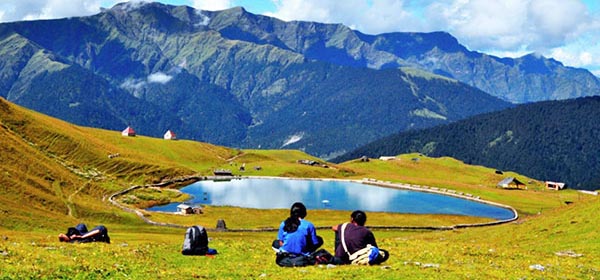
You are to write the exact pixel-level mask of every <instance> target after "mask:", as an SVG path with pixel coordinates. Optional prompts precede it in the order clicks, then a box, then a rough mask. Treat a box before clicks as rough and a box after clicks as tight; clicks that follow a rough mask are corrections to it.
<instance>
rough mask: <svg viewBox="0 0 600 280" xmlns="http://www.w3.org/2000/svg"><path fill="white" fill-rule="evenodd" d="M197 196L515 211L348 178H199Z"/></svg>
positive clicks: (316, 205)
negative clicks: (374, 184) (210, 179)
mask: <svg viewBox="0 0 600 280" xmlns="http://www.w3.org/2000/svg"><path fill="white" fill-rule="evenodd" d="M181 191H182V192H185V193H188V194H190V195H192V196H193V198H192V199H191V200H189V201H187V202H186V203H187V204H191V205H195V204H200V205H220V206H238V207H244V208H257V209H288V208H289V207H290V206H291V205H292V204H293V203H294V202H296V201H301V202H303V203H304V204H305V205H306V207H307V208H308V209H309V210H310V209H335V210H348V211H353V210H357V209H360V210H364V211H367V212H373V211H378V212H394V213H414V214H450V215H466V216H477V217H487V218H493V219H498V220H503V219H510V218H512V217H513V216H514V214H513V212H512V211H510V210H508V209H505V208H501V207H497V206H493V205H489V204H485V203H480V202H476V201H471V200H467V199H461V198H457V197H452V196H446V195H441V194H434V193H426V192H418V191H409V190H399V189H392V188H384V187H377V186H372V185H364V184H360V183H354V182H346V181H329V180H324V181H320V180H293V179H242V180H231V181H199V182H196V183H193V184H191V185H189V186H186V187H183V188H181ZM179 204H180V203H171V204H168V205H162V206H155V207H151V208H148V210H150V211H167V212H175V211H177V205H179Z"/></svg>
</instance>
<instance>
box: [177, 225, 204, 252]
mask: <svg viewBox="0 0 600 280" xmlns="http://www.w3.org/2000/svg"><path fill="white" fill-rule="evenodd" d="M181 253H182V254H184V255H206V254H207V253H208V234H207V233H206V229H205V228H204V227H202V226H191V227H189V228H188V229H187V230H186V232H185V237H184V239H183V248H182V249H181Z"/></svg>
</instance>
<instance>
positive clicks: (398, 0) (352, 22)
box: [266, 0, 423, 34]
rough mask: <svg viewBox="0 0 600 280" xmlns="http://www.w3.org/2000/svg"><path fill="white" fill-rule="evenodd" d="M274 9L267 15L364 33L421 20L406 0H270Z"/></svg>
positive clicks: (415, 24) (416, 23) (412, 25)
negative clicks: (412, 12)
mask: <svg viewBox="0 0 600 280" xmlns="http://www.w3.org/2000/svg"><path fill="white" fill-rule="evenodd" d="M273 2H274V3H275V6H276V8H277V10H276V11H275V12H272V13H266V15H269V16H273V17H276V18H279V19H282V20H286V21H290V20H305V21H316V22H324V23H343V24H345V25H347V26H349V27H351V28H353V29H357V30H359V31H361V32H364V33H369V34H375V33H383V32H393V31H400V30H415V29H418V26H420V25H422V24H423V22H422V20H420V19H418V18H417V17H416V16H415V15H414V14H411V13H409V12H408V11H407V10H406V9H405V5H406V2H407V1H405V0H378V1H367V0H346V1H337V0H273Z"/></svg>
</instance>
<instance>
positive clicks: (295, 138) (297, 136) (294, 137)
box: [281, 132, 304, 148]
mask: <svg viewBox="0 0 600 280" xmlns="http://www.w3.org/2000/svg"><path fill="white" fill-rule="evenodd" d="M303 137H304V132H300V133H297V134H294V135H292V136H290V137H288V139H286V140H285V141H284V142H283V145H281V147H282V148H283V147H285V146H288V145H291V144H294V143H296V142H298V141H300V140H302V138H303Z"/></svg>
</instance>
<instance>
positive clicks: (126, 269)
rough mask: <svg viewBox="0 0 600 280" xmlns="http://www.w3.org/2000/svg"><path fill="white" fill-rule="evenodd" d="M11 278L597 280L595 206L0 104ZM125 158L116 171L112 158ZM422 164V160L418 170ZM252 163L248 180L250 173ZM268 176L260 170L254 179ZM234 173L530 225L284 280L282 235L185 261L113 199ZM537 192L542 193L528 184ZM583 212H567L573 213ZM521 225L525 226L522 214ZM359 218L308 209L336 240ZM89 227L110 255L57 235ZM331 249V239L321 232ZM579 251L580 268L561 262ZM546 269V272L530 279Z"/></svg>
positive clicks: (482, 174) (403, 218)
mask: <svg viewBox="0 0 600 280" xmlns="http://www.w3.org/2000/svg"><path fill="white" fill-rule="evenodd" d="M0 136H1V137H0V151H1V152H2V153H0V155H1V157H2V158H1V159H2V161H1V162H2V163H1V164H0V175H1V177H0V178H1V181H0V183H1V189H0V192H1V193H0V194H1V195H0V214H1V215H0V251H1V252H0V278H8V279H12V278H15V279H17V278H18V279H23V278H36V279H44V278H48V279H51V278H64V277H66V278H75V279H99V278H102V279H105V278H115V279H139V278H148V277H152V278H159V279H162V278H170V279H173V278H177V279H196V278H217V279H240V278H242V279H248V278H268V279H290V278H291V279H296V278H298V277H302V278H306V279H317V278H318V279H323V278H326V279H329V278H340V277H341V278H350V277H361V278H376V279H399V278H404V279H440V278H444V279H465V278H475V279H490V278H495V279H507V278H508V279H524V278H527V279H539V278H545V279H591V278H593V277H596V278H597V277H598V273H599V271H600V267H599V266H598V264H597V263H596V262H595V260H597V257H598V256H599V255H600V245H598V242H593V241H594V240H598V239H599V238H600V236H599V234H598V233H597V230H596V229H597V227H598V222H597V219H594V216H593V214H592V213H598V211H599V210H600V209H598V208H599V207H600V203H598V202H599V201H598V198H596V197H591V196H586V195H580V194H579V193H577V192H574V191H563V192H553V191H546V190H543V189H542V187H541V184H540V183H539V182H537V181H535V180H533V179H530V178H525V177H522V176H520V175H518V174H514V173H510V172H509V173H506V174H505V176H516V177H517V178H519V180H521V181H525V182H528V190H512V191H510V190H502V189H498V188H496V187H495V184H496V183H497V182H498V181H499V180H500V179H502V178H503V176H500V175H497V174H495V173H494V170H492V169H489V168H485V167H481V166H470V165H466V164H464V163H462V162H459V161H456V160H453V159H450V158H439V159H435V158H426V157H420V156H419V155H415V154H412V155H402V156H400V157H399V160H396V161H379V160H372V161H370V162H368V163H362V162H358V161H350V162H346V163H343V164H340V165H330V166H329V168H323V167H312V166H306V165H301V164H298V163H296V161H297V160H299V159H312V160H318V159H316V158H314V157H311V156H309V155H306V154H304V153H302V152H299V151H263V150H236V149H230V148H225V147H218V146H213V145H209V144H205V143H198V142H193V141H185V140H180V141H165V140H162V139H154V138H149V137H143V136H139V137H135V138H126V137H122V136H120V134H119V132H115V131H104V130H98V129H91V128H84V127H77V126H73V125H71V124H68V123H64V122H61V121H59V120H56V119H53V118H49V117H46V116H43V115H39V114H37V113H35V112H32V111H28V110H25V109H23V108H20V107H18V106H14V105H12V104H10V103H8V102H6V101H4V100H2V99H0ZM114 153H119V154H120V156H119V157H116V158H112V159H111V158H108V154H114ZM416 157H418V158H420V160H418V161H413V160H412V159H413V158H416ZM242 164H245V166H246V171H244V172H241V171H239V167H240V166H241V165H242ZM255 166H260V167H261V169H260V170H256V169H254V167H255ZM214 168H229V169H232V170H233V171H234V172H235V173H236V174H244V175H262V176H298V177H331V178H348V179H360V178H364V177H369V178H376V179H380V180H389V181H394V182H403V183H410V184H419V185H428V186H433V187H439V188H446V189H452V190H456V191H460V192H465V193H471V194H473V195H477V196H481V198H484V199H488V200H492V201H497V202H502V203H506V204H509V205H512V206H514V207H515V208H517V209H518V211H519V212H520V213H521V214H522V218H521V219H520V220H519V221H517V222H515V223H511V224H506V225H501V226H496V227H487V228H473V229H461V230H454V231H446V232H410V231H385V230H376V231H375V235H376V236H377V239H378V242H379V245H380V246H381V247H382V248H386V249H388V250H390V251H391V252H392V254H393V255H392V258H390V260H389V261H388V262H387V263H386V266H377V267H351V266H346V267H340V266H338V267H335V268H326V267H318V266H317V267H307V268H298V269H281V268H279V267H277V266H276V265H275V264H274V256H273V252H272V250H271V249H270V248H269V244H270V241H271V240H272V239H273V238H274V237H275V233H274V232H258V233H255V232H214V231H211V232H210V233H209V236H210V237H211V238H212V241H211V243H210V244H211V247H214V248H217V249H218V250H219V252H220V254H219V255H217V256H216V257H215V258H205V257H184V256H182V255H181V254H179V250H180V247H181V242H182V240H183V233H184V229H183V228H163V227H155V226H150V225H147V224H145V223H143V222H142V221H141V220H140V219H139V218H138V217H137V216H135V215H134V214H132V213H128V212H124V211H122V210H120V209H118V208H116V207H114V206H112V205H110V204H108V203H107V202H106V200H105V198H106V196H107V195H108V194H110V193H113V192H115V191H117V190H121V189H125V188H127V187H129V186H130V185H131V184H146V183H151V182H159V181H161V180H163V179H167V178H171V177H176V176H179V175H192V174H205V175H206V174H210V172H211V171H212V169H214ZM529 182H531V183H529ZM567 201H569V202H572V203H570V204H568V205H567V204H566V203H565V202H567ZM523 214H524V215H523ZM147 215H149V217H150V218H152V219H153V220H157V221H165V222H171V223H178V224H181V225H191V224H202V225H205V226H207V227H209V228H213V227H214V226H215V225H216V220H217V219H225V220H226V222H227V225H228V227H229V228H275V227H277V226H278V224H279V222H280V221H281V220H282V219H283V218H285V216H287V210H256V209H241V208H233V207H212V206H208V207H205V214H203V215H191V216H185V217H184V216H174V215H167V214H160V213H149V214H147ZM348 216H349V213H347V212H344V211H331V210H310V211H309V216H308V218H309V220H311V221H313V222H314V223H315V224H316V225H317V226H320V227H328V226H331V225H333V224H337V223H339V222H342V221H345V220H347V219H348ZM481 220H482V219H481V218H471V217H461V216H442V215H402V214H393V213H369V220H368V224H369V225H405V226H410V225H452V224H458V223H466V222H478V221H481ZM78 222H86V223H87V224H88V225H90V226H93V225H95V224H99V223H102V224H105V225H106V226H107V227H108V228H109V232H110V235H111V237H112V240H113V242H112V244H110V245H106V244H63V243H59V242H58V241H57V238H56V236H57V234H58V233H59V232H63V231H65V229H66V227H68V226H71V225H73V224H75V223H78ZM319 234H320V235H322V236H323V237H324V238H325V242H326V243H325V245H324V246H325V248H326V249H328V250H330V251H332V246H333V245H332V242H333V238H332V235H331V232H329V231H328V230H320V231H319ZM563 251H574V252H575V253H577V254H582V256H579V257H561V256H557V255H556V253H557V252H558V253H560V252H563ZM536 264H539V265H540V266H543V267H544V271H539V270H536V269H530V268H529V266H530V265H536Z"/></svg>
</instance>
